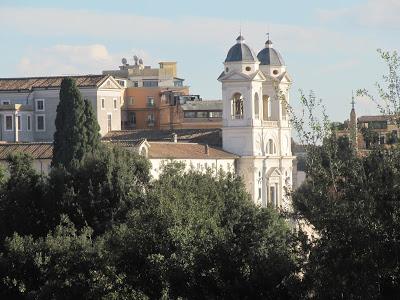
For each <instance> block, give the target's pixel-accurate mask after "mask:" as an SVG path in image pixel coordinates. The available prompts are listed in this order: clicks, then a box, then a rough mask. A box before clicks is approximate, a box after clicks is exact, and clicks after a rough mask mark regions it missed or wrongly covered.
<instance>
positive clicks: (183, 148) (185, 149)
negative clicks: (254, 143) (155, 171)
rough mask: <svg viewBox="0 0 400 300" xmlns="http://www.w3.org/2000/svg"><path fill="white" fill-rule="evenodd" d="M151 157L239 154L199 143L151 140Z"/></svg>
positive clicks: (175, 157) (205, 156) (205, 157)
mask: <svg viewBox="0 0 400 300" xmlns="http://www.w3.org/2000/svg"><path fill="white" fill-rule="evenodd" d="M149 144H150V148H149V158H170V159H184V158H186V159H187V158H192V159H210V158H211V159H212V158H220V159H222V158H226V159H229V158H236V157H237V156H236V155H234V154H232V153H229V152H226V151H224V150H222V149H219V148H215V147H210V146H208V154H206V146H205V145H201V144H197V143H173V142H149Z"/></svg>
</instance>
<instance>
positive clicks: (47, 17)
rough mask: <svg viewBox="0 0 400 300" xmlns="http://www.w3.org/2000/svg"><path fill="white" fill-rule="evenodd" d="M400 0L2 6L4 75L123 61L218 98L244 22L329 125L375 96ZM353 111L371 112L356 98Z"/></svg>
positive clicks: (392, 44) (399, 27) (75, 70)
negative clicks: (169, 65) (162, 70)
mask: <svg viewBox="0 0 400 300" xmlns="http://www.w3.org/2000/svg"><path fill="white" fill-rule="evenodd" d="M399 15H400V1H398V0H363V1H361V0H347V1H343V0H337V1H315V0H307V1H294V0H292V1H269V0H263V1H259V0H255V1H236V0H235V1H233V0H231V1H226V0H222V1H221V0H220V1H215V0H214V1H210V0H202V1H183V0H169V1H158V0H152V1H144V0H141V1H136V0H131V1H126V0H120V1H103V0H96V1H95V0H85V1H74V0H70V1H40V0H36V1H16V0H13V1H11V0H0V28H1V30H0V38H1V40H2V43H1V46H0V57H1V58H0V77H16V76H31V75H65V74H87V73H92V74H93V73H100V72H101V71H102V70H104V69H110V68H115V67H117V66H118V65H119V64H120V60H121V58H122V57H126V58H127V59H128V60H129V61H131V60H132V57H133V55H134V54H136V55H138V56H140V57H143V59H144V62H145V64H146V65H153V66H154V65H156V64H157V62H158V61H162V60H172V61H177V62H178V72H179V76H180V77H183V78H185V79H186V83H187V84H188V85H190V86H191V92H192V93H194V94H200V95H201V96H202V97H203V98H204V99H220V98H221V88H220V83H219V82H218V81H217V80H216V78H217V77H218V75H219V74H220V72H221V71H222V70H223V65H222V62H223V61H224V59H225V56H226V53H227V51H228V49H229V47H230V46H232V45H233V44H234V43H235V39H236V37H237V35H238V32H239V28H240V26H241V27H242V32H243V35H244V36H245V38H246V41H247V43H248V44H249V45H250V46H251V47H252V48H253V49H254V50H255V51H259V50H260V49H261V48H262V47H263V45H264V42H265V40H266V32H267V31H270V33H271V39H272V40H273V42H274V47H275V48H276V49H277V50H278V51H280V52H281V54H282V55H283V57H284V59H285V61H286V64H287V66H288V71H289V72H290V74H291V76H292V78H293V80H294V84H293V87H292V94H291V100H290V101H291V103H292V104H293V105H294V106H295V107H296V106H297V103H298V95H299V93H298V90H299V89H302V90H304V91H306V92H307V91H309V90H311V89H312V90H314V91H315V93H316V95H317V96H318V97H320V98H322V99H323V101H324V103H325V104H326V106H327V109H328V113H329V115H330V116H331V119H333V120H344V119H346V118H348V114H349V111H350V99H351V91H352V90H353V89H354V90H356V89H358V88H367V89H369V90H372V91H373V90H374V83H375V82H376V81H379V80H380V78H381V76H382V75H383V74H384V72H385V66H384V64H383V63H382V61H381V60H380V59H379V56H378V54H377V52H376V49H377V48H382V49H385V50H396V49H399V47H400V39H398V36H399V33H400V19H399V18H398V16H399ZM357 112H358V114H359V115H361V114H374V113H376V109H375V106H374V104H372V103H369V102H368V101H366V100H365V99H358V101H357Z"/></svg>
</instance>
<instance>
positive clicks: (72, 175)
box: [49, 145, 150, 235]
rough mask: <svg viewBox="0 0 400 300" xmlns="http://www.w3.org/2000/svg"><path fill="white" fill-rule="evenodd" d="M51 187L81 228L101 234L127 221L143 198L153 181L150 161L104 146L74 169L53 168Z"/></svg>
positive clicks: (54, 195) (57, 201)
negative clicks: (91, 229)
mask: <svg viewBox="0 0 400 300" xmlns="http://www.w3.org/2000/svg"><path fill="white" fill-rule="evenodd" d="M49 180H50V182H49V183H50V188H49V189H50V190H51V192H52V198H53V199H55V202H56V203H57V206H58V207H59V209H60V211H61V212H63V213H65V214H67V215H68V216H69V218H70V219H71V220H72V221H73V222H74V224H75V225H76V226H78V227H79V228H81V227H83V226H85V225H86V224H87V225H89V226H90V227H92V228H93V230H94V234H95V235H98V234H100V233H103V232H104V231H105V230H107V229H110V228H111V226H112V225H114V224H119V223H121V222H123V221H124V220H125V217H126V214H127V212H128V211H129V210H130V209H132V208H134V207H138V205H140V203H141V202H142V201H143V197H144V196H145V191H146V190H147V187H148V184H149V181H150V162H149V161H148V160H147V159H146V158H144V157H142V156H140V155H139V154H136V153H132V152H130V151H127V150H125V149H121V148H119V147H112V146H110V145H107V146H106V145H104V146H103V147H101V149H100V150H99V151H98V152H97V154H96V155H95V156H92V157H87V158H86V159H85V160H84V161H83V162H82V163H81V164H80V166H79V167H76V168H75V169H74V170H73V171H68V170H65V169H62V168H57V169H54V170H52V172H51V174H50V178H49Z"/></svg>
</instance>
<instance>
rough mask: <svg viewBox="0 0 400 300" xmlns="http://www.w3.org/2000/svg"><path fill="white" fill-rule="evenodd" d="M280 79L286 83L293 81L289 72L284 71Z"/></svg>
mask: <svg viewBox="0 0 400 300" xmlns="http://www.w3.org/2000/svg"><path fill="white" fill-rule="evenodd" d="M279 80H280V82H284V83H291V82H292V78H291V77H290V75H289V73H288V72H284V73H282V74H281V76H279Z"/></svg>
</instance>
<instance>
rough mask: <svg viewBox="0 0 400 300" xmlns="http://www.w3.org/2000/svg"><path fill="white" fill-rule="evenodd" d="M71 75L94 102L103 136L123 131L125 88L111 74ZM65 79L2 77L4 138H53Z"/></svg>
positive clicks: (0, 111) (1, 128)
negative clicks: (122, 104)
mask: <svg viewBox="0 0 400 300" xmlns="http://www.w3.org/2000/svg"><path fill="white" fill-rule="evenodd" d="M70 77H72V78H74V79H75V81H76V85H77V87H78V88H79V90H80V92H81V94H82V97H83V98H84V99H88V101H89V102H90V103H91V104H92V107H93V110H94V112H95V114H96V117H97V121H98V122H99V125H100V133H101V135H105V134H106V133H107V132H109V131H111V130H120V129H121V101H122V97H123V91H124V90H123V88H122V87H121V86H120V85H119V84H118V83H117V82H116V81H115V79H114V78H113V77H112V76H109V75H83V76H70ZM63 78H64V77H63V76H49V77H22V78H0V141H6V142H46V141H52V140H53V135H54V132H55V129H56V127H55V119H56V115H57V106H58V103H59V102H60V87H61V81H62V79H63Z"/></svg>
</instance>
